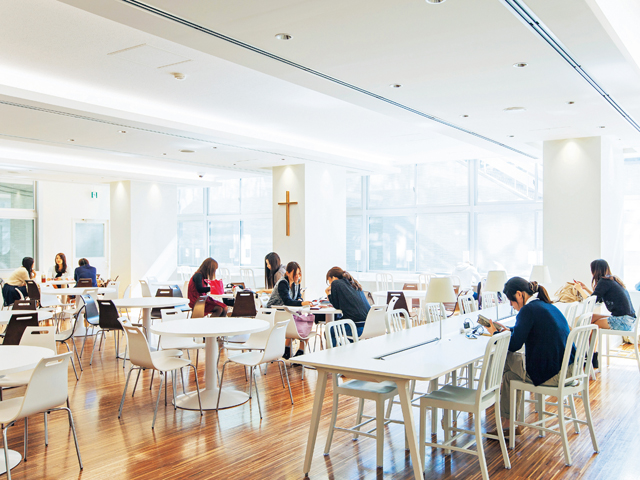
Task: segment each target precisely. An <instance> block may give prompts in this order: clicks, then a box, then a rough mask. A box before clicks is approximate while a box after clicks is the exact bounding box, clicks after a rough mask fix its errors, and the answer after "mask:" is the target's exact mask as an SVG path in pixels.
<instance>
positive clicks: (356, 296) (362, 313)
mask: <svg viewBox="0 0 640 480" xmlns="http://www.w3.org/2000/svg"><path fill="white" fill-rule="evenodd" d="M327 283H328V284H329V286H328V287H327V288H326V290H325V292H326V293H327V297H328V299H329V301H330V302H331V305H333V307H334V308H337V309H338V310H342V317H343V318H348V319H350V320H353V322H354V323H355V324H356V329H357V330H358V332H357V334H358V337H359V336H360V335H362V330H363V329H364V323H365V320H366V319H367V314H368V313H369V310H370V308H371V305H369V301H368V300H367V297H365V295H364V292H363V291H362V286H361V285H360V284H359V283H358V281H357V280H356V279H355V278H353V277H352V276H351V274H350V273H349V272H346V271H344V270H343V269H342V268H340V267H333V268H331V269H330V270H329V271H328V272H327ZM345 328H349V326H348V325H347V327H345ZM347 334H349V335H352V334H351V331H349V332H347Z"/></svg>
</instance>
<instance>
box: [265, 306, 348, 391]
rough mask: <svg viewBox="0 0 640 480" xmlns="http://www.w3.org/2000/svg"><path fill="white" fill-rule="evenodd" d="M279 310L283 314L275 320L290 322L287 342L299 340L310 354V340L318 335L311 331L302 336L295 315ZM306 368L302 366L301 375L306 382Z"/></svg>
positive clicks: (279, 314)
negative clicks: (294, 318)
mask: <svg viewBox="0 0 640 480" xmlns="http://www.w3.org/2000/svg"><path fill="white" fill-rule="evenodd" d="M278 310H279V311H280V312H283V313H278V314H277V315H278V317H276V320H275V321H276V322H282V321H284V320H290V321H289V323H287V334H286V338H287V340H298V341H299V342H300V343H302V344H303V345H304V351H305V352H307V353H308V352H310V351H311V350H310V347H309V340H311V339H314V338H315V337H316V335H317V333H316V332H314V331H313V330H311V331H310V332H309V335H308V336H306V337H303V336H301V335H300V333H299V332H298V328H297V327H296V322H295V321H294V320H293V314H292V313H291V312H290V311H288V310H282V309H278ZM354 331H355V330H354ZM291 360H292V361H293V357H291ZM305 368H306V367H305V366H304V365H302V374H301V376H302V380H304V369H305Z"/></svg>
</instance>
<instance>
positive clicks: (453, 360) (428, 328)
mask: <svg viewBox="0 0 640 480" xmlns="http://www.w3.org/2000/svg"><path fill="white" fill-rule="evenodd" d="M491 310H492V311H493V312H494V313H493V315H494V316H495V309H491ZM491 310H486V311H482V312H481V313H483V315H485V316H487V317H490V314H491ZM510 313H511V307H510V306H508V305H503V306H501V307H500V315H501V317H508V316H509V315H510ZM477 315H478V312H474V313H473V314H468V315H463V316H456V317H452V318H449V319H447V320H446V321H445V322H443V332H444V338H443V339H441V340H438V341H437V342H433V343H428V344H426V345H422V346H417V347H415V348H410V349H407V350H404V351H402V352H399V353H396V354H392V355H389V356H386V357H385V358H384V359H376V357H380V356H381V355H384V354H387V353H391V352H395V351H398V350H403V349H406V348H407V347H412V346H414V345H418V344H420V343H423V342H426V341H428V340H431V339H433V338H434V337H436V336H437V335H438V333H439V325H438V324H437V323H434V324H430V325H422V326H419V327H415V328H411V329H409V330H403V331H400V332H397V333H393V334H389V335H383V336H380V337H375V338H371V339H369V340H363V341H360V342H358V343H354V344H351V345H346V346H342V347H339V348H329V349H327V350H322V351H319V352H314V353H311V354H308V355H303V356H300V357H296V362H297V363H300V364H303V365H305V366H310V367H315V368H316V369H317V371H318V380H317V383H316V393H315V397H314V401H313V412H312V415H311V427H310V429H309V438H308V441H307V452H306V455H305V461H304V470H303V472H304V473H305V474H307V473H309V471H310V469H311V460H312V458H313V450H314V448H315V442H316V437H317V434H318V425H319V423H320V414H321V411H322V403H323V401H324V394H325V390H326V386H327V375H328V374H329V373H334V374H335V373H341V374H344V375H345V376H348V377H349V378H353V379H358V380H365V381H374V382H382V381H393V382H395V383H396V385H397V386H398V393H399V397H400V404H401V407H402V416H403V419H404V425H405V431H406V434H407V439H408V444H409V450H410V452H411V459H412V462H413V471H414V475H415V478H422V472H423V466H422V459H421V458H420V457H419V455H418V451H419V449H418V439H417V432H416V429H415V425H414V419H413V409H412V407H411V400H412V399H411V397H410V389H409V384H410V382H411V380H419V381H432V380H437V379H438V378H440V377H442V376H444V375H446V374H447V373H449V372H452V371H454V370H457V369H459V368H462V367H465V366H466V365H468V364H470V363H473V362H474V361H475V360H479V359H481V358H482V357H483V356H484V350H485V348H486V344H487V338H488V337H480V338H478V339H476V340H470V339H468V338H466V336H465V335H463V334H461V333H460V332H459V329H460V325H461V324H462V321H463V319H465V318H468V319H470V320H473V322H474V325H475V319H476V318H477Z"/></svg>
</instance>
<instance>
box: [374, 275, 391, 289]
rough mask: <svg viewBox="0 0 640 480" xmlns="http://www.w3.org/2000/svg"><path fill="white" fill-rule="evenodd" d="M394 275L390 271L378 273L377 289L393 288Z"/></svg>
mask: <svg viewBox="0 0 640 480" xmlns="http://www.w3.org/2000/svg"><path fill="white" fill-rule="evenodd" d="M393 289H394V285H393V275H391V274H390V273H376V290H377V291H385V290H393Z"/></svg>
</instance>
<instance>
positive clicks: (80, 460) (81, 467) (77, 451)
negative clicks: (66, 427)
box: [62, 408, 84, 470]
mask: <svg viewBox="0 0 640 480" xmlns="http://www.w3.org/2000/svg"><path fill="white" fill-rule="evenodd" d="M62 410H66V411H67V413H68V414H69V423H70V424H71V432H73V441H74V442H75V444H76V453H77V454H78V464H79V465H80V470H83V469H84V467H83V466H82V458H81V457H80V446H79V445H78V437H77V435H76V426H75V424H74V423H73V414H72V413H71V409H70V408H63V409H62Z"/></svg>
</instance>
